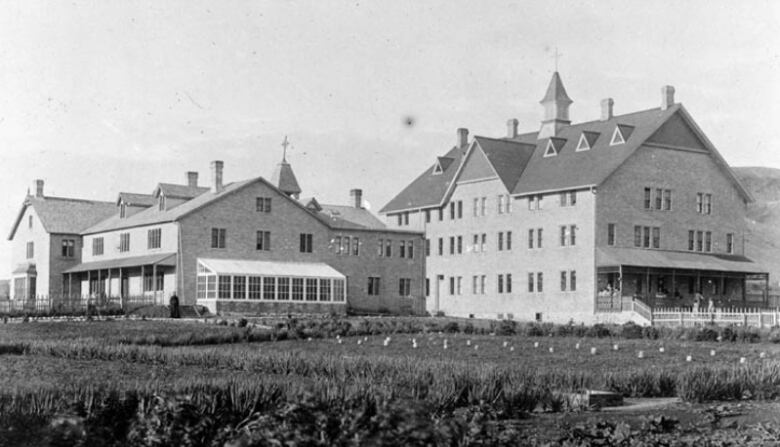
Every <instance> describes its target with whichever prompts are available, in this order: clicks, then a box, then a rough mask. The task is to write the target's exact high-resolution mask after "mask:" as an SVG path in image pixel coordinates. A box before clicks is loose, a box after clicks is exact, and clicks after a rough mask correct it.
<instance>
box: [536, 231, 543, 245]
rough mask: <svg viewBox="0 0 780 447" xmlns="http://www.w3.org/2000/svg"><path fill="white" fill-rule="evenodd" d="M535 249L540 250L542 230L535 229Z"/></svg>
mask: <svg viewBox="0 0 780 447" xmlns="http://www.w3.org/2000/svg"><path fill="white" fill-rule="evenodd" d="M536 248H542V229H541V228H537V229H536Z"/></svg>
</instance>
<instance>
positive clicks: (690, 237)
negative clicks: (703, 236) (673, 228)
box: [688, 230, 696, 251]
mask: <svg viewBox="0 0 780 447" xmlns="http://www.w3.org/2000/svg"><path fill="white" fill-rule="evenodd" d="M695 233H696V232H695V231H693V230H689V231H688V250H690V251H693V248H694V243H693V241H694V239H695Z"/></svg>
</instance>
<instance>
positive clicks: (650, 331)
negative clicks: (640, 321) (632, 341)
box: [642, 326, 661, 340]
mask: <svg viewBox="0 0 780 447" xmlns="http://www.w3.org/2000/svg"><path fill="white" fill-rule="evenodd" d="M660 334H661V331H659V330H658V328H657V327H655V326H645V327H643V328H642V337H644V338H647V339H649V340H657V339H658V337H659V336H660Z"/></svg>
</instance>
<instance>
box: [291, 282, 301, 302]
mask: <svg viewBox="0 0 780 447" xmlns="http://www.w3.org/2000/svg"><path fill="white" fill-rule="evenodd" d="M292 299H293V301H303V278H293V279H292Z"/></svg>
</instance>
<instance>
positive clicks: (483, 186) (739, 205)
mask: <svg viewBox="0 0 780 447" xmlns="http://www.w3.org/2000/svg"><path fill="white" fill-rule="evenodd" d="M571 103H572V100H571V99H570V98H569V96H568V94H567V93H566V90H565V89H564V87H563V83H562V81H561V78H560V76H559V74H558V73H557V72H556V73H555V74H554V75H553V77H552V80H551V82H550V85H549V87H548V89H547V92H546V94H545V96H544V98H543V99H542V101H541V104H542V105H543V106H544V110H545V115H544V120H543V121H542V124H541V127H540V128H539V130H538V131H534V132H531V133H524V134H519V133H518V121H517V120H514V119H512V120H509V122H508V123H507V134H506V135H505V136H504V137H501V138H487V137H481V136H475V137H474V138H473V139H471V141H469V139H468V131H467V130H466V129H459V130H458V134H457V144H456V145H455V146H454V147H453V148H452V149H451V150H449V151H448V152H447V153H446V154H444V155H443V156H441V157H438V158H437V159H436V160H435V161H434V163H433V165H432V166H430V167H428V168H427V169H425V171H424V172H423V173H422V174H420V175H419V176H418V177H417V178H416V179H415V180H414V181H412V182H411V183H410V184H409V185H408V186H407V187H406V188H404V189H403V190H402V191H401V192H400V193H399V194H398V195H397V196H396V197H395V198H393V199H392V200H391V201H390V202H389V203H388V204H387V205H386V206H385V207H384V208H383V209H382V210H381V211H380V212H381V213H382V214H384V215H385V216H386V219H387V222H388V224H389V225H392V226H394V227H396V228H399V229H401V228H404V229H412V230H417V231H424V232H425V237H426V240H425V254H426V272H427V277H426V292H427V294H428V296H429V298H428V301H427V305H428V309H429V311H431V312H439V311H441V312H444V313H446V314H450V315H458V316H466V317H467V316H476V317H488V318H514V319H524V320H538V321H557V322H566V321H570V320H575V321H585V322H589V321H597V320H599V319H600V315H599V311H600V310H609V309H611V308H612V307H613V306H615V305H616V303H617V305H619V303H620V302H621V300H623V299H625V298H626V297H629V298H630V299H638V300H641V301H642V302H643V303H646V304H647V305H648V306H650V307H652V306H672V305H673V306H684V305H691V304H692V302H693V300H694V297H695V296H696V295H697V293H700V294H702V295H703V296H704V297H705V299H710V298H711V299H713V300H714V301H715V303H716V305H720V306H728V305H739V304H744V303H746V301H747V300H748V299H749V297H748V296H747V290H746V289H747V287H746V285H747V282H748V281H749V280H751V279H753V278H756V277H760V278H762V280H764V281H766V280H767V274H766V273H764V272H763V271H762V269H761V268H760V267H759V266H757V265H756V264H754V263H753V262H752V261H750V259H749V258H748V257H747V256H746V253H745V241H744V238H745V212H746V206H747V204H748V203H749V202H750V201H752V198H751V196H750V194H749V193H748V191H747V190H746V189H745V188H744V187H743V185H742V184H741V183H740V181H739V179H738V178H737V177H736V176H735V175H734V173H733V172H732V171H731V169H730V168H729V166H728V165H727V163H726V162H725V161H724V160H723V158H722V157H721V156H720V154H719V153H718V151H717V150H716V149H715V147H714V146H713V145H712V143H711V142H710V141H709V140H708V139H707V137H706V135H704V133H703V132H702V131H701V129H700V128H699V127H698V125H697V124H696V123H695V122H694V121H693V119H692V117H691V116H690V115H689V114H688V112H687V111H686V109H685V108H684V107H683V106H682V105H681V104H678V103H675V102H674V89H673V88H672V87H670V86H666V87H664V88H663V89H662V101H661V106H660V107H658V108H654V109H650V110H644V111H640V112H635V113H629V114H625V115H617V116H616V115H614V113H613V105H614V102H613V100H612V99H605V100H604V101H602V104H601V117H600V119H598V120H594V121H590V122H585V123H579V124H572V123H571V121H570V120H569V112H568V109H569V106H570V104H571Z"/></svg>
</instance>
